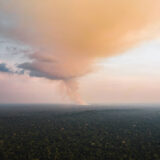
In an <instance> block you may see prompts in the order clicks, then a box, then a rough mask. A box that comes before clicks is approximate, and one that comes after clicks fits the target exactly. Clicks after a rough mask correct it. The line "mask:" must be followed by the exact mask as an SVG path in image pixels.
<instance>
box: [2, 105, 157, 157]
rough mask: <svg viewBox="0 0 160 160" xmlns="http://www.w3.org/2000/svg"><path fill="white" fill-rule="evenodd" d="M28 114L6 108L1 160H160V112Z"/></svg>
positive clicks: (43, 111)
mask: <svg viewBox="0 0 160 160" xmlns="http://www.w3.org/2000/svg"><path fill="white" fill-rule="evenodd" d="M22 107H23V106H22ZM25 108H26V109H23V110H22V109H19V108H14V107H12V108H11V107H8V109H7V107H1V108H0V160H160V109H158V108H156V109H142V108H141V109H88V110H87V109H82V110H78V109H76V110H74V109H73V110H72V109H70V110H67V109H64V110H63V109H61V110H56V109H53V110H52V109H42V108H41V109H38V107H37V108H36V109H33V110H32V109H27V107H26V106H25Z"/></svg>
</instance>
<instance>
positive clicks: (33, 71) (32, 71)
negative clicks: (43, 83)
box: [17, 62, 75, 80]
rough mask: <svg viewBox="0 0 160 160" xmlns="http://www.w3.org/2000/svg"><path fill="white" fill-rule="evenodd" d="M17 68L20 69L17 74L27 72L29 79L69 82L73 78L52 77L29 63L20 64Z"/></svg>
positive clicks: (55, 75)
mask: <svg viewBox="0 0 160 160" xmlns="http://www.w3.org/2000/svg"><path fill="white" fill-rule="evenodd" d="M17 67H18V68H19V69H21V72H18V74H24V73H25V71H29V75H30V76H31V77H41V78H47V79H51V80H70V79H72V78H75V77H73V76H71V75H70V76H67V77H66V76H62V75H60V74H57V73H55V74H54V73H53V74H52V75H50V74H48V73H47V72H45V71H43V72H42V71H41V69H40V68H38V67H36V66H34V64H33V63H30V62H26V63H22V64H20V65H18V66H17Z"/></svg>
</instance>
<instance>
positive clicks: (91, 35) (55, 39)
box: [0, 0, 160, 104]
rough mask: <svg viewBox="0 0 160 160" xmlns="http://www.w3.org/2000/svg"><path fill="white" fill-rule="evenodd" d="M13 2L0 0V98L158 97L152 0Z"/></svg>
mask: <svg viewBox="0 0 160 160" xmlns="http://www.w3.org/2000/svg"><path fill="white" fill-rule="evenodd" d="M14 2H15V3H13V4H12V1H5V0H1V1H0V103H81V104H85V102H86V103H89V104H90V103H160V96H159V95H160V71H159V70H160V40H159V33H160V21H159V17H160V1H159V0H155V1H154V3H153V1H152V0H135V1H132V0H122V1H119V0H113V1H109V0H106V1H104V0H99V1H97V0H95V1H91V0H81V2H79V1H75V0H69V1H68V2H66V1H58V0H55V1H52V0H47V1H46V2H43V1H42V2H39V1H38V0H33V1H32V2H31V1H27V0H15V1H14ZM61 2H63V3H61ZM11 4H12V5H11ZM10 6H12V7H10ZM35 6H36V7H35Z"/></svg>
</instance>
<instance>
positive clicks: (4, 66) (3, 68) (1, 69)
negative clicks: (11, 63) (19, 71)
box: [0, 63, 13, 73]
mask: <svg viewBox="0 0 160 160" xmlns="http://www.w3.org/2000/svg"><path fill="white" fill-rule="evenodd" d="M0 72H5V73H13V71H12V70H11V69H10V68H8V66H7V64H5V63H0Z"/></svg>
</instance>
